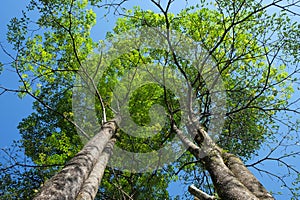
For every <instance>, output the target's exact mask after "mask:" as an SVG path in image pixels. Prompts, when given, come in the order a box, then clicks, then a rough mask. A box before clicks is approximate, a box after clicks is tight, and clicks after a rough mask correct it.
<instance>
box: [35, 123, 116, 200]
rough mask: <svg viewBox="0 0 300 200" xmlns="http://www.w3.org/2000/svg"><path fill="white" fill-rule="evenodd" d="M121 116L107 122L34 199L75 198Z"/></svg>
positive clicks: (55, 199) (58, 199)
mask: <svg viewBox="0 0 300 200" xmlns="http://www.w3.org/2000/svg"><path fill="white" fill-rule="evenodd" d="M119 120H120V119H119V118H116V119H114V120H111V121H109V122H107V123H105V124H104V125H103V126H102V127H101V130H100V132H99V133H98V134H97V135H95V136H94V137H93V138H92V139H91V140H90V141H89V142H88V143H87V144H86V145H85V146H84V147H83V149H82V150H81V151H80V152H79V153H77V154H76V156H75V157H73V158H72V159H71V160H70V161H69V162H68V163H67V164H66V165H65V167H64V168H63V169H62V170H61V171H60V172H59V173H57V174H56V175H55V176H53V177H52V178H51V179H50V180H48V181H47V182H46V183H45V185H44V186H43V187H42V189H41V191H40V192H39V194H38V195H37V196H36V197H35V198H34V200H60V199H61V200H63V199H68V200H74V199H76V197H77V196H78V193H79V192H80V190H81V189H82V187H83V185H84V183H85V181H86V180H87V179H88V178H89V176H90V174H91V172H92V171H93V168H94V166H97V161H98V160H99V158H100V155H101V154H102V152H103V150H104V148H105V147H106V146H107V143H108V142H109V140H110V139H111V138H112V136H113V135H114V134H115V133H116V131H117V123H118V122H119Z"/></svg>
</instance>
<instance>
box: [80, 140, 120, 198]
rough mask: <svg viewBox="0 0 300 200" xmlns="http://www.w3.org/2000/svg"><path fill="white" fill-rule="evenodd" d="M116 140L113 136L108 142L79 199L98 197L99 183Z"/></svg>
mask: <svg viewBox="0 0 300 200" xmlns="http://www.w3.org/2000/svg"><path fill="white" fill-rule="evenodd" d="M115 142H116V139H115V138H112V139H110V141H109V142H108V143H107V145H106V147H105V149H104V150H103V152H102V154H101V155H100V157H99V158H98V161H97V163H96V165H95V166H94V168H93V170H92V172H91V173H90V175H89V177H88V179H87V180H86V181H85V182H84V185H83V186H82V188H81V190H80V192H79V194H78V196H77V198H76V199H77V200H93V199H94V198H95V197H96V194H97V192H98V188H99V184H100V182H101V179H102V177H103V174H104V171H105V168H106V165H107V163H108V160H109V158H110V157H111V155H112V151H113V148H114V145H115Z"/></svg>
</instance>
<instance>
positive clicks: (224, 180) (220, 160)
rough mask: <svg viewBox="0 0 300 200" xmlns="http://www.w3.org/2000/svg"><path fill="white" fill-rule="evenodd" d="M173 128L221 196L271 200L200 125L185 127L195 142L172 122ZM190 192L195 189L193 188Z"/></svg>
mask: <svg viewBox="0 0 300 200" xmlns="http://www.w3.org/2000/svg"><path fill="white" fill-rule="evenodd" d="M191 124H193V123H191ZM173 130H174V131H175V132H176V134H177V136H178V137H179V138H180V139H181V141H182V142H183V143H184V144H185V145H186V146H187V147H188V150H189V151H190V152H191V153H192V154H193V155H194V156H195V157H196V158H197V159H198V160H200V161H201V162H202V163H203V165H204V166H205V169H206V170H207V171H208V172H209V174H210V176H211V178H212V181H213V184H214V186H215V188H216V191H217V193H218V196H219V197H220V198H221V199H231V200H259V199H267V200H274V198H273V197H272V195H271V194H270V193H268V192H267V190H266V189H265V188H264V187H263V185H262V184H261V183H260V182H259V181H258V180H257V179H256V178H255V176H254V175H253V174H252V173H251V172H250V171H249V170H248V169H247V167H246V166H245V165H244V164H243V162H242V161H241V160H240V159H239V158H237V157H236V156H235V155H232V154H229V153H226V152H225V151H224V150H223V149H222V148H220V147H219V146H217V145H216V144H215V143H214V142H213V141H212V140H211V139H210V137H209V135H208V134H207V133H206V131H205V130H204V129H203V128H202V127H199V126H197V125H194V124H193V126H192V127H189V131H193V133H190V134H191V135H193V136H196V137H195V140H196V143H197V144H198V145H196V144H195V143H193V142H192V141H190V140H189V139H188V137H186V136H185V135H184V134H183V133H182V131H181V130H179V129H178V128H177V127H176V126H175V125H173ZM197 140H198V141H197ZM200 144H201V145H200ZM192 189H193V188H192ZM190 190H191V189H190ZM191 191H192V192H193V193H195V192H197V190H191ZM192 192H191V193H192ZM202 193H203V192H202V191H201V192H198V196H196V195H194V196H196V197H197V198H199V197H201V196H202V197H203V194H202ZM209 197H211V196H209ZM199 199H201V198H199ZM202 199H203V198H202Z"/></svg>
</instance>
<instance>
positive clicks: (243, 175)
mask: <svg viewBox="0 0 300 200" xmlns="http://www.w3.org/2000/svg"><path fill="white" fill-rule="evenodd" d="M222 157H223V160H225V161H226V163H225V164H226V165H227V166H228V168H229V169H230V170H231V171H232V172H233V173H234V175H235V176H236V177H237V178H238V179H239V181H240V182H242V183H243V184H244V185H245V186H246V187H247V188H248V189H249V190H250V191H251V192H252V193H253V194H254V195H255V196H257V197H258V198H259V199H264V200H274V197H272V195H271V194H270V193H269V192H268V191H267V190H266V189H265V188H264V186H263V185H262V184H261V183H260V182H259V181H258V180H257V179H256V177H255V176H254V175H253V174H252V173H251V172H250V171H249V169H248V168H247V167H246V166H245V165H244V163H243V162H242V161H241V159H239V158H238V157H237V156H235V155H233V154H230V153H226V152H225V153H223V154H222Z"/></svg>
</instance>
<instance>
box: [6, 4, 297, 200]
mask: <svg viewBox="0 0 300 200" xmlns="http://www.w3.org/2000/svg"><path fill="white" fill-rule="evenodd" d="M99 2H100V1H87V0H82V1H69V0H64V1H58V0H51V1H31V3H30V5H29V6H28V11H31V10H36V11H38V12H39V14H40V15H39V16H38V19H37V20H36V21H37V23H36V26H37V27H38V28H39V29H40V30H39V31H38V32H29V30H30V29H31V28H33V27H30V26H31V23H30V20H31V19H29V18H28V17H27V16H26V14H25V12H24V17H23V18H21V19H13V20H12V21H11V23H10V24H9V26H8V27H9V32H8V34H7V39H8V41H9V42H10V43H11V44H13V45H14V49H15V50H18V53H19V57H18V63H17V65H16V66H14V67H15V69H16V70H18V73H19V75H20V79H21V80H20V82H21V85H20V89H21V90H24V91H26V92H27V94H28V93H29V94H31V95H33V96H35V97H36V99H37V101H36V102H35V103H34V106H33V109H34V110H35V111H34V112H33V113H32V114H31V115H30V116H28V117H27V118H25V119H23V121H22V122H21V123H20V124H19V126H18V128H19V130H20V133H21V135H22V140H21V142H22V147H23V148H24V149H25V154H26V156H28V157H29V158H31V159H32V161H33V162H34V163H35V164H37V165H47V166H48V167H46V168H33V169H31V170H29V171H26V172H24V173H22V176H24V177H25V178H24V179H18V178H16V177H12V176H10V175H3V176H1V179H0V181H1V182H0V183H1V184H0V192H2V191H5V196H4V197H5V198H6V199H16V198H15V197H16V196H19V197H24V198H23V199H26V198H27V197H28V198H29V197H32V195H34V193H35V192H36V190H38V188H39V187H40V185H41V184H43V183H44V182H45V181H46V180H47V179H48V178H49V177H50V176H51V175H52V174H53V173H54V172H55V171H57V170H58V169H59V168H60V167H59V166H61V165H63V164H64V163H65V162H66V161H68V160H69V159H70V158H72V157H73V156H74V155H75V154H76V153H77V152H78V151H79V150H80V149H81V148H82V146H83V144H82V143H81V140H80V137H79V135H78V134H77V131H76V128H75V127H74V124H72V123H71V122H72V121H73V120H74V116H73V112H72V95H73V94H72V91H71V89H72V88H73V87H74V84H75V75H76V73H75V72H77V71H78V70H79V68H80V67H82V66H84V64H85V62H87V63H88V64H89V66H86V67H85V68H84V69H87V71H91V72H96V71H97V70H98V68H97V66H98V62H99V57H101V60H102V62H101V63H100V64H101V66H104V65H108V66H107V68H106V70H105V71H104V72H103V74H102V76H101V79H99V82H98V83H97V84H96V85H97V89H98V90H99V93H100V95H101V97H103V104H104V106H105V109H106V115H107V118H108V119H111V118H113V117H114V115H115V113H114V111H113V110H112V109H111V104H112V102H113V99H114V98H115V97H116V96H117V95H120V94H114V93H113V88H115V87H116V86H120V85H118V84H119V83H120V80H121V78H122V77H123V76H124V75H125V74H126V72H127V71H128V70H134V69H138V68H139V67H140V66H141V65H142V64H149V63H155V64H158V63H159V64H161V65H163V64H165V65H163V66H164V67H168V68H169V69H171V70H174V71H175V70H178V65H179V66H180V67H181V70H182V71H183V73H184V75H185V77H186V79H187V80H188V81H190V82H193V81H192V80H194V79H195V78H196V77H197V75H198V72H197V70H196V69H195V67H194V64H195V63H192V62H191V61H189V60H187V59H183V58H178V60H176V62H177V63H176V62H175V60H174V57H172V55H171V54H170V52H167V51H164V50H160V49H147V48H144V49H134V50H132V51H130V52H127V53H125V54H122V55H120V56H119V57H117V58H115V59H113V60H112V62H110V63H107V62H106V61H105V59H106V58H108V57H109V54H110V53H112V54H113V53H114V52H113V51H117V49H112V50H111V52H107V54H105V53H104V54H101V56H100V55H99V54H98V53H95V52H94V49H95V48H99V49H100V52H101V50H102V49H104V48H105V46H104V44H103V43H101V42H100V44H97V43H95V42H93V40H92V38H91V37H90V31H91V28H92V27H93V26H94V25H95V23H96V13H95V12H93V10H92V9H91V7H92V6H95V5H97V4H98V3H99ZM243 3H245V2H244V1H243V2H242V1H235V4H234V5H233V7H231V6H232V4H230V5H229V4H228V1H218V4H217V9H208V8H203V7H201V6H199V5H198V6H196V7H191V8H187V9H184V10H182V11H181V12H180V13H179V14H178V15H174V14H171V13H169V15H167V17H168V22H169V23H170V24H166V18H165V17H166V16H164V15H162V14H157V13H154V12H153V11H143V10H141V9H140V8H135V9H134V10H128V11H127V15H128V16H127V17H123V18H119V19H118V20H117V22H116V26H115V28H114V29H113V32H110V33H108V34H107V41H109V42H113V41H114V38H115V36H117V35H118V34H121V33H123V32H126V31H128V30H131V29H134V28H136V27H143V26H146V27H168V26H170V28H171V29H172V30H176V31H178V32H181V33H184V34H186V35H187V36H188V37H190V38H192V39H193V40H194V41H196V42H198V43H199V44H200V45H201V47H203V49H205V50H206V51H208V52H209V54H210V55H211V56H212V58H213V60H214V62H215V63H216V65H217V68H218V70H219V72H220V74H221V77H222V80H223V83H224V87H225V89H226V93H227V97H226V106H227V107H226V119H225V125H224V127H223V130H222V132H221V133H220V134H219V141H218V143H219V145H220V146H222V147H223V148H224V149H225V150H226V151H229V152H231V153H234V154H236V155H238V156H241V157H242V158H243V159H248V158H249V157H250V156H251V155H252V154H253V153H254V152H255V151H256V150H257V149H259V148H260V147H261V145H262V143H263V142H264V141H266V139H267V138H268V137H270V136H272V135H273V134H274V132H276V131H277V130H278V126H276V124H275V123H274V120H273V119H272V117H273V116H276V115H277V114H278V112H279V111H280V110H281V109H283V108H285V107H286V106H287V105H288V102H289V99H290V98H291V95H292V94H293V93H294V88H293V85H292V84H293V82H295V81H296V79H291V78H290V76H289V74H290V71H289V70H290V69H289V66H287V64H286V63H291V62H288V61H293V62H295V58H297V56H298V54H299V52H298V51H297V50H298V49H299V48H298V47H299V46H297V45H299V42H295V41H296V38H297V36H299V30H297V27H299V25H298V24H297V23H294V24H293V25H292V26H291V27H289V18H288V17H286V16H285V14H284V13H283V14H281V15H279V16H276V15H268V13H266V12H265V11H264V10H261V11H258V12H253V11H254V10H257V8H260V5H258V4H256V3H255V2H254V1H248V2H247V4H246V3H245V5H243ZM239 6H241V7H240V8H239ZM223 7H224V9H221V8H223ZM237 8H239V9H240V11H239V12H238V13H234V12H236V9H237ZM233 13H234V14H233ZM273 32H276V34H277V35H276V36H274V37H276V41H271V40H273V39H272V38H270V37H269V36H270V35H271V34H274V33H273ZM282 38H285V39H284V42H285V45H284V49H283V50H282V51H281V53H282V54H283V55H289V56H287V57H286V58H285V59H283V60H278V61H276V62H275V61H274V60H275V58H274V59H273V56H274V55H275V57H276V56H277V54H276V52H277V51H279V50H278V49H277V47H278V46H282V45H283V43H282V42H283V41H282V40H281V39H282ZM298 38H299V37H298ZM130 42H131V41H126V40H124V41H121V42H120V44H117V45H116V48H118V47H119V48H122V47H124V46H126V45H127V44H128V43H130ZM102 45H103V46H102ZM118 45H119V46H118ZM135 78H136V79H139V78H140V77H138V76H137V77H135ZM204 82H205V81H204V80H203V78H202V79H201V78H200V79H199V80H198V81H197V82H195V84H193V85H192V86H193V92H194V93H195V96H196V102H195V103H197V104H198V107H197V109H196V111H197V113H196V115H197V116H198V117H199V123H201V124H202V125H203V126H204V127H205V128H208V127H209V126H210V123H211V118H212V116H211V113H210V111H211V109H212V105H211V98H212V97H211V94H210V93H209V90H208V88H207V87H208V86H207V85H206V84H205V83H204ZM125 86H126V84H123V85H121V87H125ZM129 91H130V90H129ZM26 92H23V93H19V96H20V97H22V96H24V95H26ZM83 98H84V97H83ZM128 98H129V104H128V110H129V112H130V117H131V118H132V120H133V121H134V122H135V123H136V124H138V125H140V126H143V127H147V131H149V132H158V133H157V134H156V135H155V136H153V137H151V138H138V137H134V136H132V135H128V134H126V133H124V132H122V131H119V134H118V141H117V144H116V145H118V147H120V148H122V149H126V150H128V151H131V152H150V151H153V150H157V149H159V148H161V146H163V145H165V144H166V143H168V142H170V141H171V140H172V139H173V137H174V133H173V132H172V129H171V128H170V122H169V121H168V120H166V121H165V123H164V124H159V123H157V121H163V119H164V118H167V119H168V116H170V115H171V114H174V113H175V115H174V119H175V122H176V123H177V124H178V126H179V127H180V126H184V125H181V124H179V122H180V120H181V117H182V116H181V115H182V113H181V112H175V111H176V110H178V108H179V107H180V106H179V101H178V99H177V97H176V94H173V93H172V91H169V90H166V91H164V88H163V87H162V85H159V84H145V85H143V86H142V87H139V88H138V89H137V90H135V91H134V92H132V93H131V94H130V95H129V97H128ZM95 99H96V104H95V109H96V112H97V117H98V121H99V122H101V121H102V120H103V111H104V110H103V108H102V105H101V104H100V99H99V98H97V96H95ZM166 100H167V101H166ZM155 106H160V109H161V110H162V112H161V113H156V112H155V111H156V110H155V109H154V108H155ZM172 111H174V113H171V112H172ZM83 114H84V113H83ZM67 119H68V120H67ZM153 119H155V120H154V121H153ZM87 121H88V119H87ZM88 125H89V124H87V125H86V126H88ZM95 131H96V130H93V131H91V133H89V136H92V134H93V133H94V132H95ZM133 132H134V131H133ZM132 134H134V133H132ZM178 169H180V170H181V172H182V173H180V174H183V175H180V178H183V179H184V180H185V181H187V182H191V181H192V182H195V181H196V182H198V183H199V187H202V189H203V190H204V191H208V192H210V193H211V192H213V189H212V187H213V186H212V184H211V180H210V179H209V177H208V176H207V174H206V172H205V170H204V169H203V166H201V164H199V162H197V161H195V160H194V158H193V157H192V156H191V154H189V153H188V152H187V153H185V154H183V155H182V156H181V157H180V158H179V159H178V160H177V161H176V163H174V164H173V165H171V166H166V167H165V168H164V170H161V171H160V170H157V171H155V172H153V173H152V174H150V173H146V174H134V173H129V172H122V171H119V170H118V169H112V168H110V169H106V173H105V175H104V179H103V180H102V184H101V186H100V188H99V194H98V195H99V196H98V197H97V199H122V198H127V197H128V196H131V197H132V198H133V199H145V198H147V199H169V198H170V197H169V194H168V192H167V191H166V188H167V187H168V185H169V183H170V181H172V180H177V179H179V175H177V174H175V171H176V170H178ZM174 174H175V175H174ZM195 177H197V178H196V179H195ZM203 180H205V181H206V182H204V181H203ZM297 181H298V180H297ZM297 181H296V182H295V184H297V183H298V182H297ZM30 183H33V184H32V185H30ZM28 185H30V187H28V188H29V189H28V190H24V188H26V187H27V186H28ZM25 197H26V198H25Z"/></svg>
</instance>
